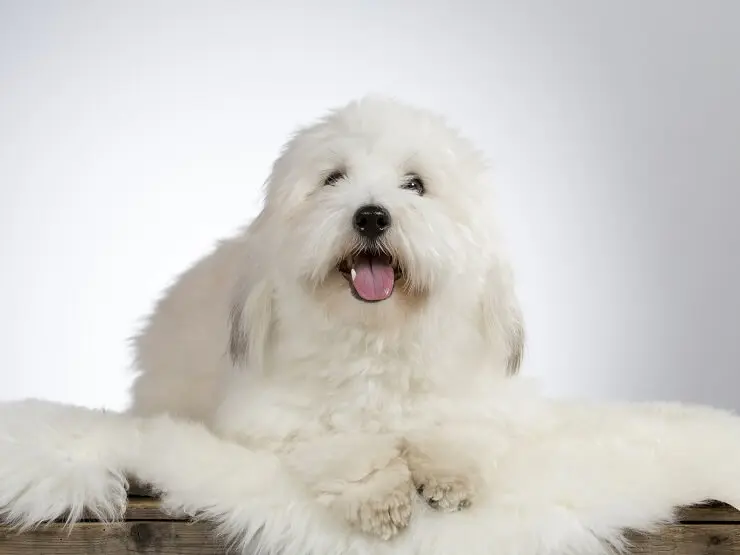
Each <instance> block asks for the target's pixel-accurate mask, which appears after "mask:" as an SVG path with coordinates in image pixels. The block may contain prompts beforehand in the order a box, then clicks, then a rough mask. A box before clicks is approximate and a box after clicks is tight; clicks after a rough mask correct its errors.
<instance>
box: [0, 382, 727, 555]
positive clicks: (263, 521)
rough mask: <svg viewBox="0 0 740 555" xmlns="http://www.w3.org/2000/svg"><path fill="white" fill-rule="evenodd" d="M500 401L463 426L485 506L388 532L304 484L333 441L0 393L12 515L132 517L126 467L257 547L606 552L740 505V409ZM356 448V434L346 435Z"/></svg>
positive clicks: (5, 511) (24, 522) (508, 393)
mask: <svg viewBox="0 0 740 555" xmlns="http://www.w3.org/2000/svg"><path fill="white" fill-rule="evenodd" d="M492 406H493V407H494V412H492V413H491V416H490V418H487V419H486V420H485V421H483V420H481V421H480V422H468V423H467V424H466V425H465V426H464V427H461V428H460V429H459V430H458V431H459V433H460V437H461V438H464V440H465V441H476V442H478V443H477V447H478V449H477V452H479V453H480V455H481V457H482V459H481V460H482V461H485V463H486V468H487V469H488V470H489V471H490V472H489V473H488V479H487V481H486V485H485V487H484V490H485V491H482V492H480V495H479V496H478V498H477V500H476V502H475V503H474V504H473V505H472V506H471V507H470V508H468V509H465V510H462V511H460V512H456V513H439V512H436V511H434V510H432V509H430V508H428V507H426V506H425V505H424V504H423V503H421V502H419V503H417V505H416V506H415V508H414V514H413V517H412V522H411V524H410V526H409V528H407V529H406V530H404V531H402V532H401V533H400V534H399V535H398V536H397V537H395V538H394V539H392V540H390V541H383V540H380V539H375V538H371V537H368V536H364V535H362V534H361V533H359V532H353V531H351V530H350V529H349V528H348V527H347V526H346V525H345V524H344V523H343V522H342V521H341V520H339V519H337V518H336V517H335V516H333V515H330V514H328V513H327V512H326V510H325V509H324V508H323V507H322V506H321V505H320V504H318V503H317V502H316V501H315V500H314V499H313V498H311V497H309V496H308V494H307V492H306V491H304V490H303V488H302V486H301V485H300V484H301V483H302V482H300V481H299V480H297V479H296V476H297V474H296V473H298V474H299V473H300V472H309V473H310V472H311V468H312V465H316V464H327V463H331V464H341V461H337V460H334V461H332V452H334V453H339V450H334V451H333V449H332V446H331V442H332V441H336V442H337V445H338V446H340V445H341V444H343V442H346V439H347V438H341V437H336V438H330V439H329V440H328V442H324V443H322V445H321V446H320V448H319V447H318V446H317V447H316V450H314V451H312V446H310V445H307V446H305V449H301V450H300V454H299V453H296V454H295V455H294V457H293V458H292V460H291V458H290V457H288V458H285V459H278V458H277V456H275V455H273V454H270V453H267V452H255V451H250V450H248V449H245V448H243V447H241V446H239V445H236V444H233V443H229V442H226V441H223V440H221V439H219V438H217V437H215V436H214V435H212V434H211V433H209V432H208V431H207V430H206V429H205V428H203V427H202V426H199V425H196V424H191V423H186V422H181V421H174V420H172V419H169V418H164V417H158V418H154V419H138V418H133V417H131V416H128V415H123V414H116V413H106V412H100V411H94V410H88V409H83V408H78V407H71V406H64V405H59V404H54V403H49V402H44V401H23V402H15V403H6V404H4V405H0V519H3V520H5V521H6V522H7V523H11V524H14V525H17V526H20V527H23V528H25V527H30V526H35V525H37V524H40V523H43V522H47V521H49V520H52V519H57V518H59V517H65V516H66V517H68V520H69V521H70V523H72V522H74V521H75V520H76V519H78V518H79V517H80V515H81V511H82V509H83V506H84V507H87V508H89V509H91V510H93V511H95V513H96V514H97V515H98V516H99V517H100V518H101V519H108V520H110V519H116V518H119V517H120V516H121V515H122V512H123V510H124V508H125V502H126V481H125V478H124V476H126V475H129V476H135V477H137V478H138V479H141V480H143V481H145V482H148V483H150V484H152V485H153V486H154V487H155V488H156V489H157V490H159V491H161V492H162V496H163V502H164V505H165V507H166V508H167V509H168V510H170V511H174V512H177V513H182V512H184V513H186V514H189V515H192V516H196V517H199V518H203V519H206V520H210V521H212V522H214V523H216V524H217V525H218V526H219V531H220V532H222V533H223V534H225V536H226V538H227V539H228V540H231V541H233V542H236V546H237V547H239V548H241V549H243V550H244V552H245V553H252V552H255V551H260V552H264V553H268V554H271V555H273V554H280V555H340V554H341V555H370V554H373V555H383V554H391V553H393V554H404V555H405V554H408V555H412V554H413V555H422V554H423V555H456V554H458V553H460V552H463V551H464V552H465V553H466V555H483V554H485V555H493V554H495V555H524V554H526V555H534V554H564V553H568V554H576V555H578V554H583V555H586V554H588V555H596V554H598V553H606V552H608V551H609V550H610V549H611V548H613V547H617V548H620V547H625V545H624V542H623V536H622V533H623V531H624V530H625V529H629V528H631V529H636V530H646V531H650V530H654V529H655V526H656V525H658V524H661V523H664V522H667V521H669V520H670V519H672V518H673V511H674V509H675V508H677V507H678V506H681V505H688V504H693V503H698V502H701V501H704V500H708V499H716V500H720V501H725V502H727V503H730V504H732V505H734V506H735V507H740V418H738V417H736V416H734V415H732V414H730V413H728V412H724V411H720V410H714V409H710V408H706V407H696V406H694V407H690V406H683V405H677V404H657V403H656V404H623V405H616V404H585V403H577V402H560V401H558V402H556V401H552V400H548V399H546V398H543V397H541V396H539V395H538V394H537V393H536V391H534V390H533V389H531V387H530V385H529V384H528V382H526V381H525V380H524V379H523V378H516V379H512V380H510V382H509V385H507V386H506V387H504V388H502V390H501V392H500V394H499V398H498V399H493V400H492ZM344 444H345V445H346V443H344Z"/></svg>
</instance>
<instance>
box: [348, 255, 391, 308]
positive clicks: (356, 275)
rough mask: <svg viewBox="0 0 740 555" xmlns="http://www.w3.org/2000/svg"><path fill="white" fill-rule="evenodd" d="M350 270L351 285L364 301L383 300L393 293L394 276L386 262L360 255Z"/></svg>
mask: <svg viewBox="0 0 740 555" xmlns="http://www.w3.org/2000/svg"><path fill="white" fill-rule="evenodd" d="M352 270H353V272H352V285H353V286H354V288H355V291H357V294H358V295H359V296H360V297H362V298H363V299H365V300H366V301H383V300H385V299H387V298H388V297H390V296H391V293H393V285H394V283H395V276H394V274H393V268H392V267H391V265H390V264H389V263H388V262H386V261H384V260H382V259H379V258H375V257H372V258H366V257H362V258H359V259H357V260H356V261H355V265H354V268H352Z"/></svg>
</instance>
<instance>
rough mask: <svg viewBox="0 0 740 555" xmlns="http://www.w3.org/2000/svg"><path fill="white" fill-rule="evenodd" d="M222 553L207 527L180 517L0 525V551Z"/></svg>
mask: <svg viewBox="0 0 740 555" xmlns="http://www.w3.org/2000/svg"><path fill="white" fill-rule="evenodd" d="M155 553H156V554H162V555H164V554H167V555H223V554H224V553H226V550H225V548H224V546H223V545H220V544H219V543H217V542H216V541H215V540H214V538H213V536H212V534H211V528H210V526H208V525H207V524H203V523H189V522H182V521H174V522H169V521H152V520H145V521H135V520H134V521H126V522H122V523H118V524H114V525H107V524H100V523H97V522H79V523H77V524H75V525H74V526H73V527H72V528H71V529H66V530H65V529H63V528H62V527H61V526H59V525H51V526H49V527H45V528H39V529H37V530H34V531H33V532H27V533H25V534H18V533H17V532H9V531H8V530H7V529H2V528H0V554H2V555H11V554H12V555H132V554H155Z"/></svg>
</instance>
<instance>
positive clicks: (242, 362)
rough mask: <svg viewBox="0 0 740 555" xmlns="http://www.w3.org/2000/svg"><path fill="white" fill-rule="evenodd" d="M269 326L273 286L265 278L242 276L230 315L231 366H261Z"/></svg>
mask: <svg viewBox="0 0 740 555" xmlns="http://www.w3.org/2000/svg"><path fill="white" fill-rule="evenodd" d="M271 327H272V288H271V287H270V285H269V284H268V282H267V281H266V280H261V281H260V282H258V283H255V284H250V283H248V280H243V281H242V282H241V283H240V284H239V285H238V286H237V288H236V290H235V291H234V295H233V299H232V307H231V312H230V315H229V356H230V357H231V361H232V363H233V364H234V366H237V367H249V368H256V369H261V368H262V363H263V361H264V350H265V345H266V344H267V341H268V339H269V335H270V329H271Z"/></svg>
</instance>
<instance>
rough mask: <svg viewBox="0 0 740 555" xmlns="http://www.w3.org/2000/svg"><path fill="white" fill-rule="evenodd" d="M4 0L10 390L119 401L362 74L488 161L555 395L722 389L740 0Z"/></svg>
mask: <svg viewBox="0 0 740 555" xmlns="http://www.w3.org/2000/svg"><path fill="white" fill-rule="evenodd" d="M267 4H268V3H267V2H190V1H182V0H180V1H174V0H173V1H142V0H139V1H108V2H91V1H61V0H60V1H55V2H52V1H29V0H17V1H15V2H9V1H0V233H1V236H2V242H1V243H0V264H2V266H1V268H2V272H0V307H1V310H0V398H2V399H11V398H19V397H26V396H36V397H45V398H50V399H56V400H60V401H67V402H74V403H79V404H84V405H91V406H101V405H103V406H108V407H112V408H121V407H123V406H124V405H125V402H126V388H127V386H128V383H129V381H130V374H129V373H128V366H129V356H130V353H129V351H128V346H127V343H126V338H127V337H128V336H130V335H131V333H132V332H133V330H134V329H135V328H136V326H137V325H138V322H139V319H140V318H141V316H142V315H143V314H144V313H145V312H146V311H147V310H149V308H150V306H151V303H152V302H153V300H154V298H155V297H156V295H157V294H158V292H159V291H160V290H161V289H162V288H163V287H164V286H165V285H166V284H168V283H169V281H170V280H171V279H172V278H173V277H174V275H175V274H176V273H177V272H179V271H180V270H182V269H184V267H185V266H186V265H188V264H189V263H191V262H192V261H193V260H195V259H196V258H197V257H198V256H199V255H201V254H202V253H203V252H204V251H205V250H206V249H208V248H209V247H210V246H211V245H212V243H213V242H214V241H215V240H216V239H217V238H219V237H222V236H224V235H226V234H228V233H230V232H231V231H232V230H234V229H235V228H236V227H237V226H239V225H240V224H241V223H242V222H244V221H246V220H247V219H249V218H251V217H252V216H254V214H255V213H256V211H257V209H258V207H259V188H260V185H261V183H262V182H263V180H264V179H265V177H266V175H267V172H268V170H269V166H270V163H271V162H272V160H273V158H274V157H275V155H276V154H277V152H278V149H279V148H280V146H281V144H282V142H283V141H284V140H285V139H286V137H287V136H288V134H289V133H290V132H291V131H292V130H293V128H294V126H295V125H296V124H298V123H303V122H306V121H308V120H310V119H312V118H314V117H316V116H317V115H319V114H321V113H322V112H323V111H324V110H325V109H327V108H329V107H332V106H335V105H337V104H342V103H344V102H345V101H347V100H349V99H351V98H353V97H356V96H359V95H362V94H364V93H366V92H383V93H390V94H394V95H398V96H400V97H402V98H404V99H406V100H409V101H412V102H414V103H417V104H420V105H423V106H427V107H430V108H433V109H435V110H439V111H442V112H444V113H446V114H447V115H448V116H449V117H450V118H451V120H452V121H453V122H454V123H455V124H457V125H459V126H460V127H462V128H463V129H464V130H465V132H466V133H467V134H468V135H469V136H471V137H472V138H473V139H474V140H475V141H476V142H477V143H478V144H479V145H480V146H481V147H482V148H483V149H485V151H486V152H487V154H488V155H489V156H490V158H491V159H492V161H493V163H494V165H495V172H496V180H497V183H498V188H499V190H500V191H501V203H502V212H503V215H504V217H505V219H506V222H505V228H506V231H507V233H508V236H509V241H510V243H511V248H512V250H513V253H514V256H515V261H514V262H515V265H516V269H517V274H518V282H519V289H520V293H521V296H522V300H523V304H524V309H525V313H526V317H527V322H528V327H529V338H530V341H529V347H528V353H527V358H526V364H525V372H527V373H528V374H530V375H536V376H538V377H539V378H540V379H541V380H542V381H543V383H544V385H545V387H546V390H547V391H549V392H551V393H553V394H556V395H568V396H573V395H577V396H588V397H592V398H597V399H605V398H610V399H639V400H642V399H673V400H690V401H697V402H705V403H711V404H713V405H717V406H724V407H730V408H740V375H739V374H738V371H739V370H740V366H739V365H738V358H740V341H739V339H740V337H739V332H738V329H739V328H738V323H739V316H738V314H740V292H739V291H738V284H739V283H740V222H738V212H739V203H740V2H737V1H732V0H729V1H720V0H708V1H701V2H700V1H699V0H694V1H677V0H627V1H591V0H582V1H574V0H563V1H558V2H552V1H541V2H527V1H523V2H504V1H497V2H496V1H489V2H482V1H481V2H475V1H463V0H457V1H455V2H435V1H433V0H428V1H426V2H408V1H406V2H404V1H401V2H390V1H380V2H378V1H376V2H370V1H369V0H365V1H361V2H360V1H355V2H347V1H343V2H340V1H336V2H328V1H324V0H318V1H314V2H292V3H287V2H272V3H269V6H268V5H267Z"/></svg>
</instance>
